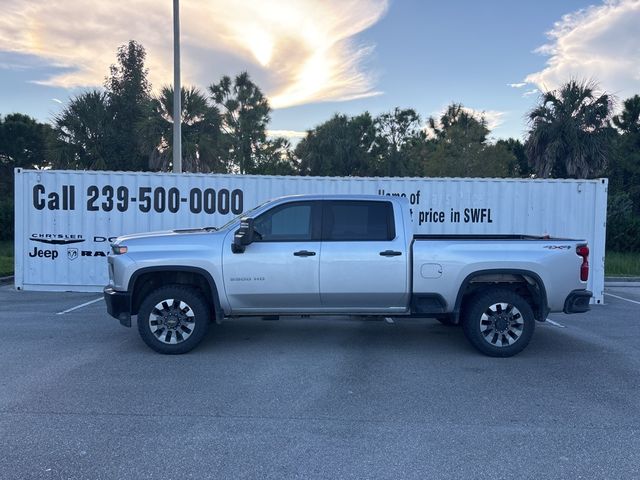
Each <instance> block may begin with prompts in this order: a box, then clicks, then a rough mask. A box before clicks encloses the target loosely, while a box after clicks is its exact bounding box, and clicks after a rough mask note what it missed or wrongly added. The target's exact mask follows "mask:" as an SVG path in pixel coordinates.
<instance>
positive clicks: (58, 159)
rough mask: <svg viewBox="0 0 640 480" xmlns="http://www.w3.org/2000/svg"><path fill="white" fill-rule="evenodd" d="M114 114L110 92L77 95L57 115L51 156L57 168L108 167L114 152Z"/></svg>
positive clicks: (94, 168) (91, 92) (97, 91)
mask: <svg viewBox="0 0 640 480" xmlns="http://www.w3.org/2000/svg"><path fill="white" fill-rule="evenodd" d="M112 126H113V117H112V115H111V111H110V109H109V105H108V100H107V94H106V93H104V92H101V91H99V90H92V91H88V92H85V93H82V94H80V95H78V96H76V97H74V98H73V99H72V100H71V101H70V102H69V105H68V106H67V107H66V108H65V109H64V110H63V111H62V112H61V113H60V114H59V115H57V116H56V117H55V119H54V140H53V141H52V143H51V158H52V161H53V165H54V167H55V168H68V169H82V170H104V169H106V168H108V167H109V165H110V161H111V159H112V158H113V155H114V148H115V146H114V144H113V143H112V138H113V137H112V135H111V128H112Z"/></svg>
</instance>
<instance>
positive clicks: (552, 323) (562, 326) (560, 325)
mask: <svg viewBox="0 0 640 480" xmlns="http://www.w3.org/2000/svg"><path fill="white" fill-rule="evenodd" d="M547 323H550V324H551V325H553V326H554V327H559V328H567V327H565V326H564V325H562V324H561V323H558V322H554V321H553V320H549V319H548V318H547Z"/></svg>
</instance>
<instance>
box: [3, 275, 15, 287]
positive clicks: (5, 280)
mask: <svg viewBox="0 0 640 480" xmlns="http://www.w3.org/2000/svg"><path fill="white" fill-rule="evenodd" d="M9 283H13V275H9V276H8V277H0V285H7V284H9Z"/></svg>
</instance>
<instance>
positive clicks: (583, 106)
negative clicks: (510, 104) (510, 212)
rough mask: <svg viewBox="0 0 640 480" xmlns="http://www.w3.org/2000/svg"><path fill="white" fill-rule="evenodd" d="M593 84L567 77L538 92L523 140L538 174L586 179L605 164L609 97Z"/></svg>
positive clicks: (611, 131) (608, 148)
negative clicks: (537, 100)
mask: <svg viewBox="0 0 640 480" xmlns="http://www.w3.org/2000/svg"><path fill="white" fill-rule="evenodd" d="M596 88H597V86H596V85H594V84H593V83H589V82H580V81H577V80H571V81H569V82H567V83H566V84H564V85H562V86H561V87H560V88H559V89H558V90H552V91H549V92H546V93H544V94H543V95H542V97H541V101H540V104H539V105H538V106H537V107H535V108H534V109H533V110H532V111H531V113H530V114H529V123H530V125H531V128H530V130H529V137H528V138H527V141H526V143H525V148H526V151H527V156H528V157H529V162H530V163H531V164H532V166H533V167H534V169H535V171H536V174H537V175H538V176H539V177H555V178H566V177H569V178H588V177H593V176H595V175H598V174H599V173H600V172H602V171H603V170H604V168H605V167H606V160H607V156H608V153H609V150H610V146H611V139H612V134H613V130H612V128H611V126H610V124H609V120H610V116H611V110H612V99H611V97H610V96H609V95H608V94H606V93H602V94H597V93H596Z"/></svg>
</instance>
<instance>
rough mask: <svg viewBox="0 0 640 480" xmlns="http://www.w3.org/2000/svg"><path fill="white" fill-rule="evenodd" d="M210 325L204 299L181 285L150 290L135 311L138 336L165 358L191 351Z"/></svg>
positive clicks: (208, 311) (194, 291)
mask: <svg viewBox="0 0 640 480" xmlns="http://www.w3.org/2000/svg"><path fill="white" fill-rule="evenodd" d="M167 300H171V301H167ZM158 306H160V308H161V309H162V310H160V309H159V308H157V307H158ZM154 312H156V313H154ZM210 323H211V312H210V310H209V304H208V303H207V300H206V299H205V297H204V296H203V295H202V293H201V292H200V291H199V290H197V289H195V288H191V287H186V286H183V285H167V286H165V287H160V288H158V289H157V290H154V291H153V292H151V293H150V294H149V295H148V296H147V297H146V298H145V299H144V300H143V301H142V304H141V305H140V308H139V309H138V332H139V333H140V337H142V340H144V343H146V344H147V345H148V346H149V347H150V348H152V349H153V350H155V351H156V352H159V353H164V354H168V355H179V354H182V353H187V352H189V351H191V350H193V349H194V348H195V347H196V346H197V345H198V344H199V343H200V342H201V341H202V340H203V339H204V337H205V336H206V334H207V330H208V329H209V324H210ZM154 332H155V333H154Z"/></svg>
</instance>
